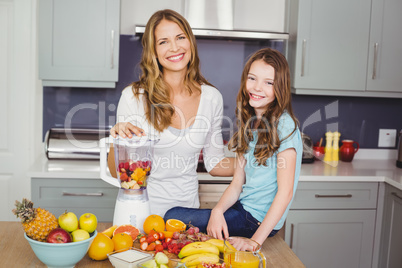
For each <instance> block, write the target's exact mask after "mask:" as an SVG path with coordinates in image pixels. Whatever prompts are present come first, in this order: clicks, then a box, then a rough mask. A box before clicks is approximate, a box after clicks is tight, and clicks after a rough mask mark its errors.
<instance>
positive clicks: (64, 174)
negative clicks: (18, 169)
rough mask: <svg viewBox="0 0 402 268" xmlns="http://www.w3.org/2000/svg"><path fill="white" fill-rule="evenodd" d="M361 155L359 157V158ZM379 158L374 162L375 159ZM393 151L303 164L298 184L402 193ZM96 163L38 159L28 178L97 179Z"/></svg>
mask: <svg viewBox="0 0 402 268" xmlns="http://www.w3.org/2000/svg"><path fill="white" fill-rule="evenodd" d="M359 153H360V155H359ZM376 156H377V157H381V159H376V158H375V157H376ZM393 156H394V152H392V153H391V157H389V155H388V154H384V151H383V150H370V149H367V150H364V149H361V150H359V152H358V154H356V156H355V159H354V160H353V161H352V162H350V163H346V162H341V161H339V162H338V163H337V165H336V166H335V165H331V164H327V163H324V162H323V161H320V160H316V161H315V162H314V163H312V164H302V167H301V173H300V178H299V181H315V182H317V181H329V182H385V183H388V184H390V185H392V186H394V187H396V188H398V189H400V190H402V169H400V168H397V167H396V164H395V161H396V160H395V158H393ZM99 170H100V169H99V161H93V160H48V159H47V158H46V156H45V155H42V156H41V157H39V158H38V159H37V160H36V162H35V163H34V165H33V166H32V168H31V169H30V170H29V172H28V176H30V177H31V178H71V179H80V178H81V179H99V178H100V175H99V173H100V171H99ZM198 178H199V181H200V183H229V182H230V181H231V179H232V178H231V177H212V176H211V175H209V174H208V173H199V174H198Z"/></svg>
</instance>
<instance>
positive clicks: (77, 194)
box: [63, 192, 103, 196]
mask: <svg viewBox="0 0 402 268" xmlns="http://www.w3.org/2000/svg"><path fill="white" fill-rule="evenodd" d="M63 196H103V193H82V194H81V193H68V192H63Z"/></svg>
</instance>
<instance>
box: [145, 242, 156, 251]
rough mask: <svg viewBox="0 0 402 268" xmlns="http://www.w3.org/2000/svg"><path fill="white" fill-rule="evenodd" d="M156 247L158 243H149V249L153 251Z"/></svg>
mask: <svg viewBox="0 0 402 268" xmlns="http://www.w3.org/2000/svg"><path fill="white" fill-rule="evenodd" d="M155 247H156V244H155V243H154V242H152V243H151V244H149V245H148V247H147V251H152V250H154V249H155Z"/></svg>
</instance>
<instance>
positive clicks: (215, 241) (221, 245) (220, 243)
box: [205, 238, 236, 254]
mask: <svg viewBox="0 0 402 268" xmlns="http://www.w3.org/2000/svg"><path fill="white" fill-rule="evenodd" d="M205 242H207V243H210V244H212V245H215V246H216V247H217V248H218V249H219V253H222V254H223V248H224V242H223V240H220V239H216V238H212V239H209V240H207V241H205ZM226 245H227V246H228V247H229V248H230V249H231V250H232V251H236V248H235V247H233V246H232V244H230V243H226Z"/></svg>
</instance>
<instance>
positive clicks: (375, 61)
mask: <svg viewBox="0 0 402 268" xmlns="http://www.w3.org/2000/svg"><path fill="white" fill-rule="evenodd" d="M377 56H378V43H374V59H373V75H372V77H371V78H372V79H373V80H374V79H376V77H377Z"/></svg>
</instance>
